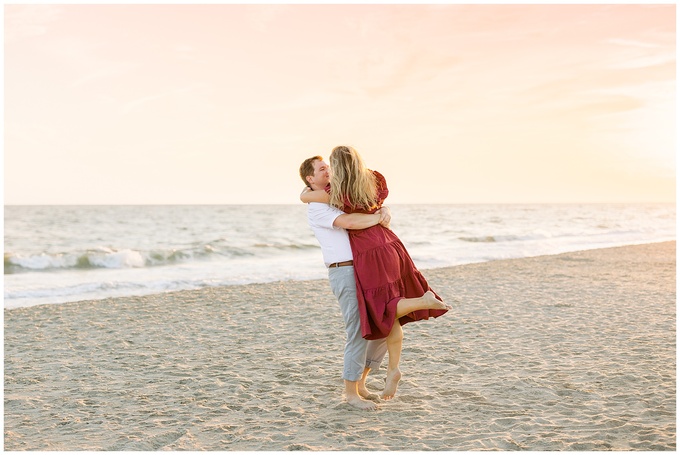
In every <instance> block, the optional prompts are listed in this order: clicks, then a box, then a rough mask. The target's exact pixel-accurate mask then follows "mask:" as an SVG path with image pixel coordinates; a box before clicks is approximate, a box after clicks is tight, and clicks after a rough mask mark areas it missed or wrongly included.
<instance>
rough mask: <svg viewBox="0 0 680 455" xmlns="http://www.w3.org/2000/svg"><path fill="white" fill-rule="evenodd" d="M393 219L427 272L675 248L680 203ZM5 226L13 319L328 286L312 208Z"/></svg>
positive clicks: (75, 211) (50, 210)
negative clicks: (26, 313) (610, 250)
mask: <svg viewBox="0 0 680 455" xmlns="http://www.w3.org/2000/svg"><path fill="white" fill-rule="evenodd" d="M390 208H391V210H392V229H393V230H394V231H395V232H396V233H397V235H399V237H400V238H401V240H402V241H403V243H404V244H405V246H406V248H407V249H408V250H409V252H410V254H411V256H412V258H413V260H414V262H415V264H416V266H417V267H418V268H419V269H421V270H427V269H430V268H435V267H445V266H452V265H460V264H469V263H475V262H484V261H491V260H497V259H507V258H520V257H529V256H539V255H544V254H557V253H563V252H568V251H577V250H587V249H593V248H604V247H613V246H622V245H632V244H641V243H651V242H659V241H667V240H675V237H676V216H675V205H674V204H582V205H562V204H560V205H545V204H541V205H391V206H390ZM4 221H5V225H4V228H5V243H4V306H5V308H16V307H23V306H31V305H39V304H58V303H64V302H71V301H78V300H92V299H102V298H106V297H116V296H130V295H145V294H153V293H159V292H167V291H174V290H182V289H197V288H202V287H207V286H229V285H235V284H245V283H263V282H271V281H279V280H308V279H318V278H326V277H327V274H326V269H325V267H324V265H323V260H322V257H321V250H320V248H319V245H318V243H317V242H316V239H315V238H314V236H313V234H312V232H311V230H310V229H309V227H308V226H307V218H306V206H304V205H303V204H295V205H228V206H209V205H199V206H6V207H5V219H4ZM425 275H426V276H427V274H426V273H425Z"/></svg>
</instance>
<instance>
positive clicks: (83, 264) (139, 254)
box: [4, 245, 253, 275]
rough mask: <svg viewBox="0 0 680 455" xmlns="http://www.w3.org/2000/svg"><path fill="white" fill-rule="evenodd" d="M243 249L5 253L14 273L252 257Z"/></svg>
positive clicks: (7, 270) (7, 271)
mask: <svg viewBox="0 0 680 455" xmlns="http://www.w3.org/2000/svg"><path fill="white" fill-rule="evenodd" d="M251 255H253V253H250V252H248V251H246V250H244V249H241V248H234V247H231V248H225V247H221V248H215V247H213V246H211V245H204V246H201V247H196V248H188V249H179V250H177V249H171V250H152V251H139V250H132V249H120V250H116V249H110V248H97V249H91V250H87V251H81V252H70V253H39V254H21V253H11V252H10V253H5V257H4V265H5V275H8V274H13V273H24V272H37V271H54V270H68V269H80V270H86V269H127V268H143V267H157V266H163V265H167V264H175V263H178V262H190V261H194V260H206V259H209V258H210V257H211V256H221V257H225V256H226V257H239V256H251Z"/></svg>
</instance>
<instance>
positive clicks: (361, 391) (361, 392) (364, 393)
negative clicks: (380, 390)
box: [358, 384, 378, 400]
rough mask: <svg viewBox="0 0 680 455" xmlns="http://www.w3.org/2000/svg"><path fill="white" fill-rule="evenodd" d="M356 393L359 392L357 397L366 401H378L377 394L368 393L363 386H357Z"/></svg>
mask: <svg viewBox="0 0 680 455" xmlns="http://www.w3.org/2000/svg"><path fill="white" fill-rule="evenodd" d="M358 391H359V396H360V397H361V398H365V399H366V400H377V399H378V394H377V393H371V392H369V390H368V389H367V388H366V385H365V384H359V387H358Z"/></svg>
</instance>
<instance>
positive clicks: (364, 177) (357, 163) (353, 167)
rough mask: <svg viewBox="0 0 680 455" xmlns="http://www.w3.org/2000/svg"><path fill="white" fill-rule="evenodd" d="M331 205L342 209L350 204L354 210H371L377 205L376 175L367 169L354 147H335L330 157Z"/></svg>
mask: <svg viewBox="0 0 680 455" xmlns="http://www.w3.org/2000/svg"><path fill="white" fill-rule="evenodd" d="M329 164H330V166H331V195H330V204H331V205H333V206H335V207H338V208H342V207H344V206H345V202H348V203H349V205H350V206H351V207H352V208H363V209H366V210H370V209H372V208H374V207H375V206H376V205H377V204H376V196H377V194H376V193H377V184H376V180H375V175H374V174H373V171H371V170H370V169H366V166H365V165H364V161H363V160H362V159H361V156H360V155H359V153H358V152H357V151H356V150H354V149H353V148H352V147H348V146H345V145H340V146H338V147H335V148H334V149H333V151H332V152H331V156H330V163H329Z"/></svg>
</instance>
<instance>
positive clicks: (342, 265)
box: [328, 261, 354, 269]
mask: <svg viewBox="0 0 680 455" xmlns="http://www.w3.org/2000/svg"><path fill="white" fill-rule="evenodd" d="M348 265H354V261H344V262H334V263H332V264H331V265H329V266H328V268H329V269H332V268H334V267H346V266H348Z"/></svg>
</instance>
